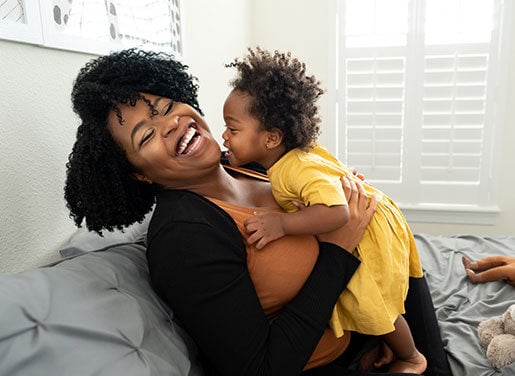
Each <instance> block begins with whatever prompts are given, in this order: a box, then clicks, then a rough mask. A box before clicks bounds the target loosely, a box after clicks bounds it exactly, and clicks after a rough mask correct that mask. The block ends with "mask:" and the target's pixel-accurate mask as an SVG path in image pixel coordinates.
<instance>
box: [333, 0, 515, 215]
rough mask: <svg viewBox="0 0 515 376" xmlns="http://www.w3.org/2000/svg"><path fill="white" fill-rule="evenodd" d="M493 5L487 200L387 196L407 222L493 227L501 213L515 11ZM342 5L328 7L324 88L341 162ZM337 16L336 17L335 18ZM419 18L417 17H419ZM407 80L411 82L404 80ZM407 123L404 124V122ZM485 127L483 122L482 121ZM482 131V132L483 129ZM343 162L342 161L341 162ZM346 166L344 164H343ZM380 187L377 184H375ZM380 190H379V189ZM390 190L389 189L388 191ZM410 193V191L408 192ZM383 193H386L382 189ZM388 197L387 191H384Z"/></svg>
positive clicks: (505, 4)
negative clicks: (497, 16) (496, 16)
mask: <svg viewBox="0 0 515 376" xmlns="http://www.w3.org/2000/svg"><path fill="white" fill-rule="evenodd" d="M495 1H496V9H502V19H501V21H500V25H498V27H499V30H498V33H499V38H498V45H497V46H495V52H496V53H495V54H491V58H495V59H500V60H498V61H497V71H496V72H493V74H492V72H490V73H489V74H490V77H489V78H488V82H489V84H488V85H487V90H489V91H491V92H492V91H493V92H494V100H493V101H491V103H494V106H495V108H492V109H489V111H488V113H489V114H490V115H491V116H493V117H494V118H493V119H488V122H489V123H490V125H489V126H488V127H486V128H488V129H487V134H485V137H489V138H490V140H491V145H492V147H491V150H490V151H489V153H488V159H489V160H488V165H487V166H486V167H485V168H484V169H483V172H482V176H481V179H482V180H483V181H484V180H485V179H487V180H488V182H489V184H488V185H489V187H488V190H487V192H486V195H487V197H484V200H482V202H471V203H470V204H467V205H463V204H460V205H450V204H435V203H431V202H420V201H419V202H413V201H412V200H405V201H403V200H402V198H399V197H395V195H394V194H390V196H392V198H394V199H395V200H396V201H397V202H398V204H399V206H400V208H401V209H402V211H403V212H404V214H405V215H406V217H407V218H408V220H409V221H414V222H426V223H460V224H482V225H484V224H487V225H488V224H494V223H495V220H496V218H497V216H498V214H499V212H500V208H499V206H498V200H499V192H498V189H499V181H500V177H499V167H498V166H499V163H498V162H499V161H500V157H501V152H502V151H501V140H502V133H503V128H504V127H505V126H507V125H505V123H504V122H505V102H506V101H505V100H504V99H505V96H504V95H503V93H507V83H506V80H505V79H504V80H503V77H507V73H508V69H509V66H510V61H509V60H510V59H509V56H510V54H509V49H508V48H507V47H508V46H510V45H511V43H510V42H511V38H512V37H511V35H512V30H513V29H514V28H513V27H511V26H510V25H511V22H510V18H511V17H510V15H511V14H512V13H513V11H514V10H515V8H514V5H513V4H512V3H511V2H506V1H504V2H503V1H502V0H495ZM342 3H343V2H342V1H338V0H334V1H332V3H331V7H330V8H329V12H330V13H331V18H332V19H334V25H332V26H333V27H332V28H329V30H330V33H331V36H330V38H329V43H330V45H333V46H334V47H335V48H334V50H332V49H331V51H330V53H329V56H328V58H329V62H330V63H329V69H330V72H331V73H330V75H329V82H335V83H336V84H335V85H334V86H331V87H328V88H327V94H328V97H329V103H330V105H329V107H330V108H329V110H330V116H329V117H328V124H335V125H336V126H334V127H326V128H325V130H324V134H325V135H324V139H327V140H329V142H330V143H329V144H328V145H327V146H328V148H329V149H330V150H331V151H333V152H334V153H335V154H336V155H338V156H340V158H341V155H342V153H341V151H342V145H340V144H339V141H338V140H339V139H340V136H341V135H340V133H341V132H342V129H341V128H340V127H339V125H338V124H339V122H340V121H341V120H340V119H339V115H340V112H341V109H340V108H339V106H340V105H341V104H342V103H344V90H339V88H338V86H340V87H341V84H342V79H341V77H340V76H339V72H338V61H339V60H340V59H341V55H342V51H340V46H339V45H338V40H339V39H340V38H343V37H344V30H343V27H342V26H341V22H339V17H340V16H341V11H340V12H339V6H341V4H342ZM410 6H413V0H411V1H410ZM335 15H336V16H335ZM419 16H420V15H419ZM406 79H410V77H407V78H406ZM490 94H491V93H490ZM406 121H407V120H406ZM485 123H486V121H485ZM417 128H419V129H420V127H417ZM486 128H485V129H486ZM341 159H342V160H343V158H341ZM344 162H345V160H344ZM376 185H377V186H380V184H376ZM380 188H381V187H380ZM389 189H390V188H389ZM408 189H409V188H408ZM384 190H385V189H384ZM385 192H387V193H390V191H388V190H385Z"/></svg>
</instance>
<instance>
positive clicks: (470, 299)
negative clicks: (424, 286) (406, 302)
mask: <svg viewBox="0 0 515 376" xmlns="http://www.w3.org/2000/svg"><path fill="white" fill-rule="evenodd" d="M415 240H416V242H417V245H418V248H419V253H420V257H421V261H422V265H423V267H424V274H425V276H426V279H427V282H428V285H429V289H430V291H431V296H432V297H433V302H434V305H435V310H436V316H437V319H438V323H439V326H440V332H441V336H442V340H443V343H444V346H445V349H446V351H447V358H448V360H449V365H450V367H451V370H452V373H453V375H454V376H488V375H515V363H512V364H511V365H509V366H505V367H503V368H501V369H494V368H492V367H491V366H490V365H489V363H488V361H487V359H486V356H485V349H483V348H482V347H481V344H480V342H479V339H478V336H477V327H478V325H479V323H480V322H481V321H483V320H486V319H489V318H491V317H494V316H500V315H502V314H503V313H504V312H505V311H506V310H507V308H508V307H509V306H510V305H511V304H514V303H515V287H512V286H510V285H508V284H507V283H505V282H501V281H499V282H489V283H485V284H476V285H475V284H472V283H470V282H469V281H468V279H467V278H466V277H465V273H464V268H463V264H462V261H461V258H462V256H467V257H468V258H469V259H471V260H477V259H479V258H482V257H485V256H489V255H506V256H514V255H515V236H506V237H480V236H472V235H460V236H434V235H424V234H416V235H415Z"/></svg>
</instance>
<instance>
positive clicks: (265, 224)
mask: <svg viewBox="0 0 515 376" xmlns="http://www.w3.org/2000/svg"><path fill="white" fill-rule="evenodd" d="M254 214H255V215H254V216H253V217H250V218H247V220H245V223H244V225H245V230H246V231H247V233H249V234H251V235H250V236H249V238H248V239H247V241H248V243H249V244H254V243H256V242H257V244H256V248H257V249H261V248H263V247H264V246H265V245H267V244H268V243H270V242H271V241H272V240H275V239H279V238H280V237H282V236H284V235H285V234H284V229H283V225H282V219H281V217H282V215H281V214H280V213H266V214H257V213H254Z"/></svg>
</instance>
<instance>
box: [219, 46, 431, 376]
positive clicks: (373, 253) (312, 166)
mask: <svg viewBox="0 0 515 376" xmlns="http://www.w3.org/2000/svg"><path fill="white" fill-rule="evenodd" d="M228 67H234V68H236V69H237V71H238V76H237V78H236V79H235V80H233V81H232V87H233V90H232V91H231V93H230V94H229V96H228V97H227V99H226V101H225V104H224V120H225V123H226V129H225V131H224V133H223V135H222V137H223V139H224V147H225V148H227V151H226V157H227V158H228V160H229V162H230V163H231V164H233V165H238V166H241V165H244V164H247V163H250V162H257V163H259V164H260V165H262V166H263V167H264V168H265V169H266V170H267V173H268V177H269V179H270V183H271V185H272V190H273V193H274V197H275V199H276V201H277V202H278V203H279V205H280V206H281V207H282V208H283V209H284V210H285V211H286V213H266V214H257V215H255V216H254V217H251V218H249V219H247V221H246V222H245V226H246V230H247V231H248V232H249V234H250V236H249V238H248V242H249V243H251V244H252V243H256V247H257V248H258V249H260V248H263V247H264V245H265V244H267V243H268V242H270V241H273V240H275V239H277V238H279V237H281V236H284V235H286V234H314V235H316V236H317V237H318V239H319V240H320V241H331V240H332V239H335V237H338V231H339V229H340V228H341V227H342V226H343V225H344V224H345V223H346V221H347V220H348V218H349V212H348V207H347V202H346V199H345V195H344V193H343V189H342V187H341V182H340V178H341V177H342V176H345V175H347V176H351V177H353V176H354V175H353V174H352V172H351V171H350V170H349V169H348V168H347V167H345V166H344V165H343V164H342V163H341V162H340V161H338V160H337V159H336V158H335V157H334V156H333V155H331V153H329V152H328V151H327V150H326V149H324V148H323V147H321V146H319V145H318V144H317V137H318V135H319V125H318V123H319V122H320V119H319V117H318V107H317V104H316V101H317V99H318V98H319V96H320V95H321V94H322V93H323V90H322V89H321V88H320V82H319V81H318V80H317V79H316V78H315V77H314V76H307V75H306V69H305V64H303V63H301V62H300V61H299V60H297V59H295V58H292V57H291V55H290V54H284V53H279V52H275V53H273V54H272V53H270V52H267V51H264V50H262V49H260V48H257V49H255V50H252V49H249V54H248V55H247V56H246V57H245V58H244V59H243V60H239V59H236V60H234V61H233V62H232V63H231V64H229V65H228ZM356 179H358V178H356ZM358 183H359V184H362V183H361V181H360V180H359V179H358ZM363 186H364V189H365V190H366V191H367V193H368V194H370V195H376V196H377V197H378V200H379V203H378V207H377V211H376V213H375V215H374V218H373V219H372V221H371V223H370V225H369V226H368V228H367V230H366V232H365V235H364V237H363V239H362V241H361V242H360V244H359V246H358V248H357V249H356V250H355V254H356V256H357V257H359V259H360V260H361V265H360V267H359V269H358V271H357V272H356V274H355V275H354V276H353V278H352V280H351V282H350V283H349V285H348V286H347V289H346V290H345V291H344V292H343V293H342V295H341V296H340V298H339V300H338V302H337V304H336V306H335V308H334V310H333V315H332V317H331V320H330V326H331V328H332V329H333V331H334V333H335V335H336V336H338V337H339V336H342V335H343V334H344V331H345V330H350V331H357V332H360V333H364V334H373V335H382V336H383V338H384V341H385V343H386V344H387V345H388V346H389V347H390V349H391V350H392V351H393V352H394V354H395V358H396V359H395V361H394V362H393V363H392V364H391V365H390V367H389V371H390V372H406V373H417V374H421V373H422V372H424V370H425V368H426V366H427V362H426V359H425V357H424V356H423V355H422V354H421V353H420V352H419V351H418V350H417V348H416V347H415V344H414V342H413V339H412V336H411V331H410V329H409V327H408V324H407V323H406V321H405V320H404V318H403V316H402V313H404V300H405V298H406V294H407V290H408V283H409V277H410V276H411V277H421V276H422V268H421V265H420V260H419V257H418V252H417V249H416V245H415V241H414V238H413V235H412V233H411V230H410V229H409V226H408V224H407V222H406V220H405V218H404V216H403V215H402V213H401V211H400V210H399V209H398V207H397V206H396V204H395V203H394V202H393V201H392V200H391V199H390V198H389V197H388V196H386V195H384V194H383V193H382V192H380V191H379V190H377V189H375V188H374V187H372V186H370V185H369V184H366V183H363ZM298 203H300V205H299V204H298ZM299 208H301V209H302V210H298V209H299Z"/></svg>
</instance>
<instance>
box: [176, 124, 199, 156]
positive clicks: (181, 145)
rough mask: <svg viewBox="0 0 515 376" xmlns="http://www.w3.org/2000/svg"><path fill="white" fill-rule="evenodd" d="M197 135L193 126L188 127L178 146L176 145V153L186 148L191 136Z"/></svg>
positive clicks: (191, 138)
mask: <svg viewBox="0 0 515 376" xmlns="http://www.w3.org/2000/svg"><path fill="white" fill-rule="evenodd" d="M195 135H197V130H196V129H195V128H194V127H189V128H188V129H187V130H186V133H185V134H184V136H183V137H182V139H181V142H180V143H179V146H178V147H177V154H183V153H184V152H185V151H186V148H187V147H188V145H189V144H190V142H191V141H192V140H193V138H194V137H195Z"/></svg>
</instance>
